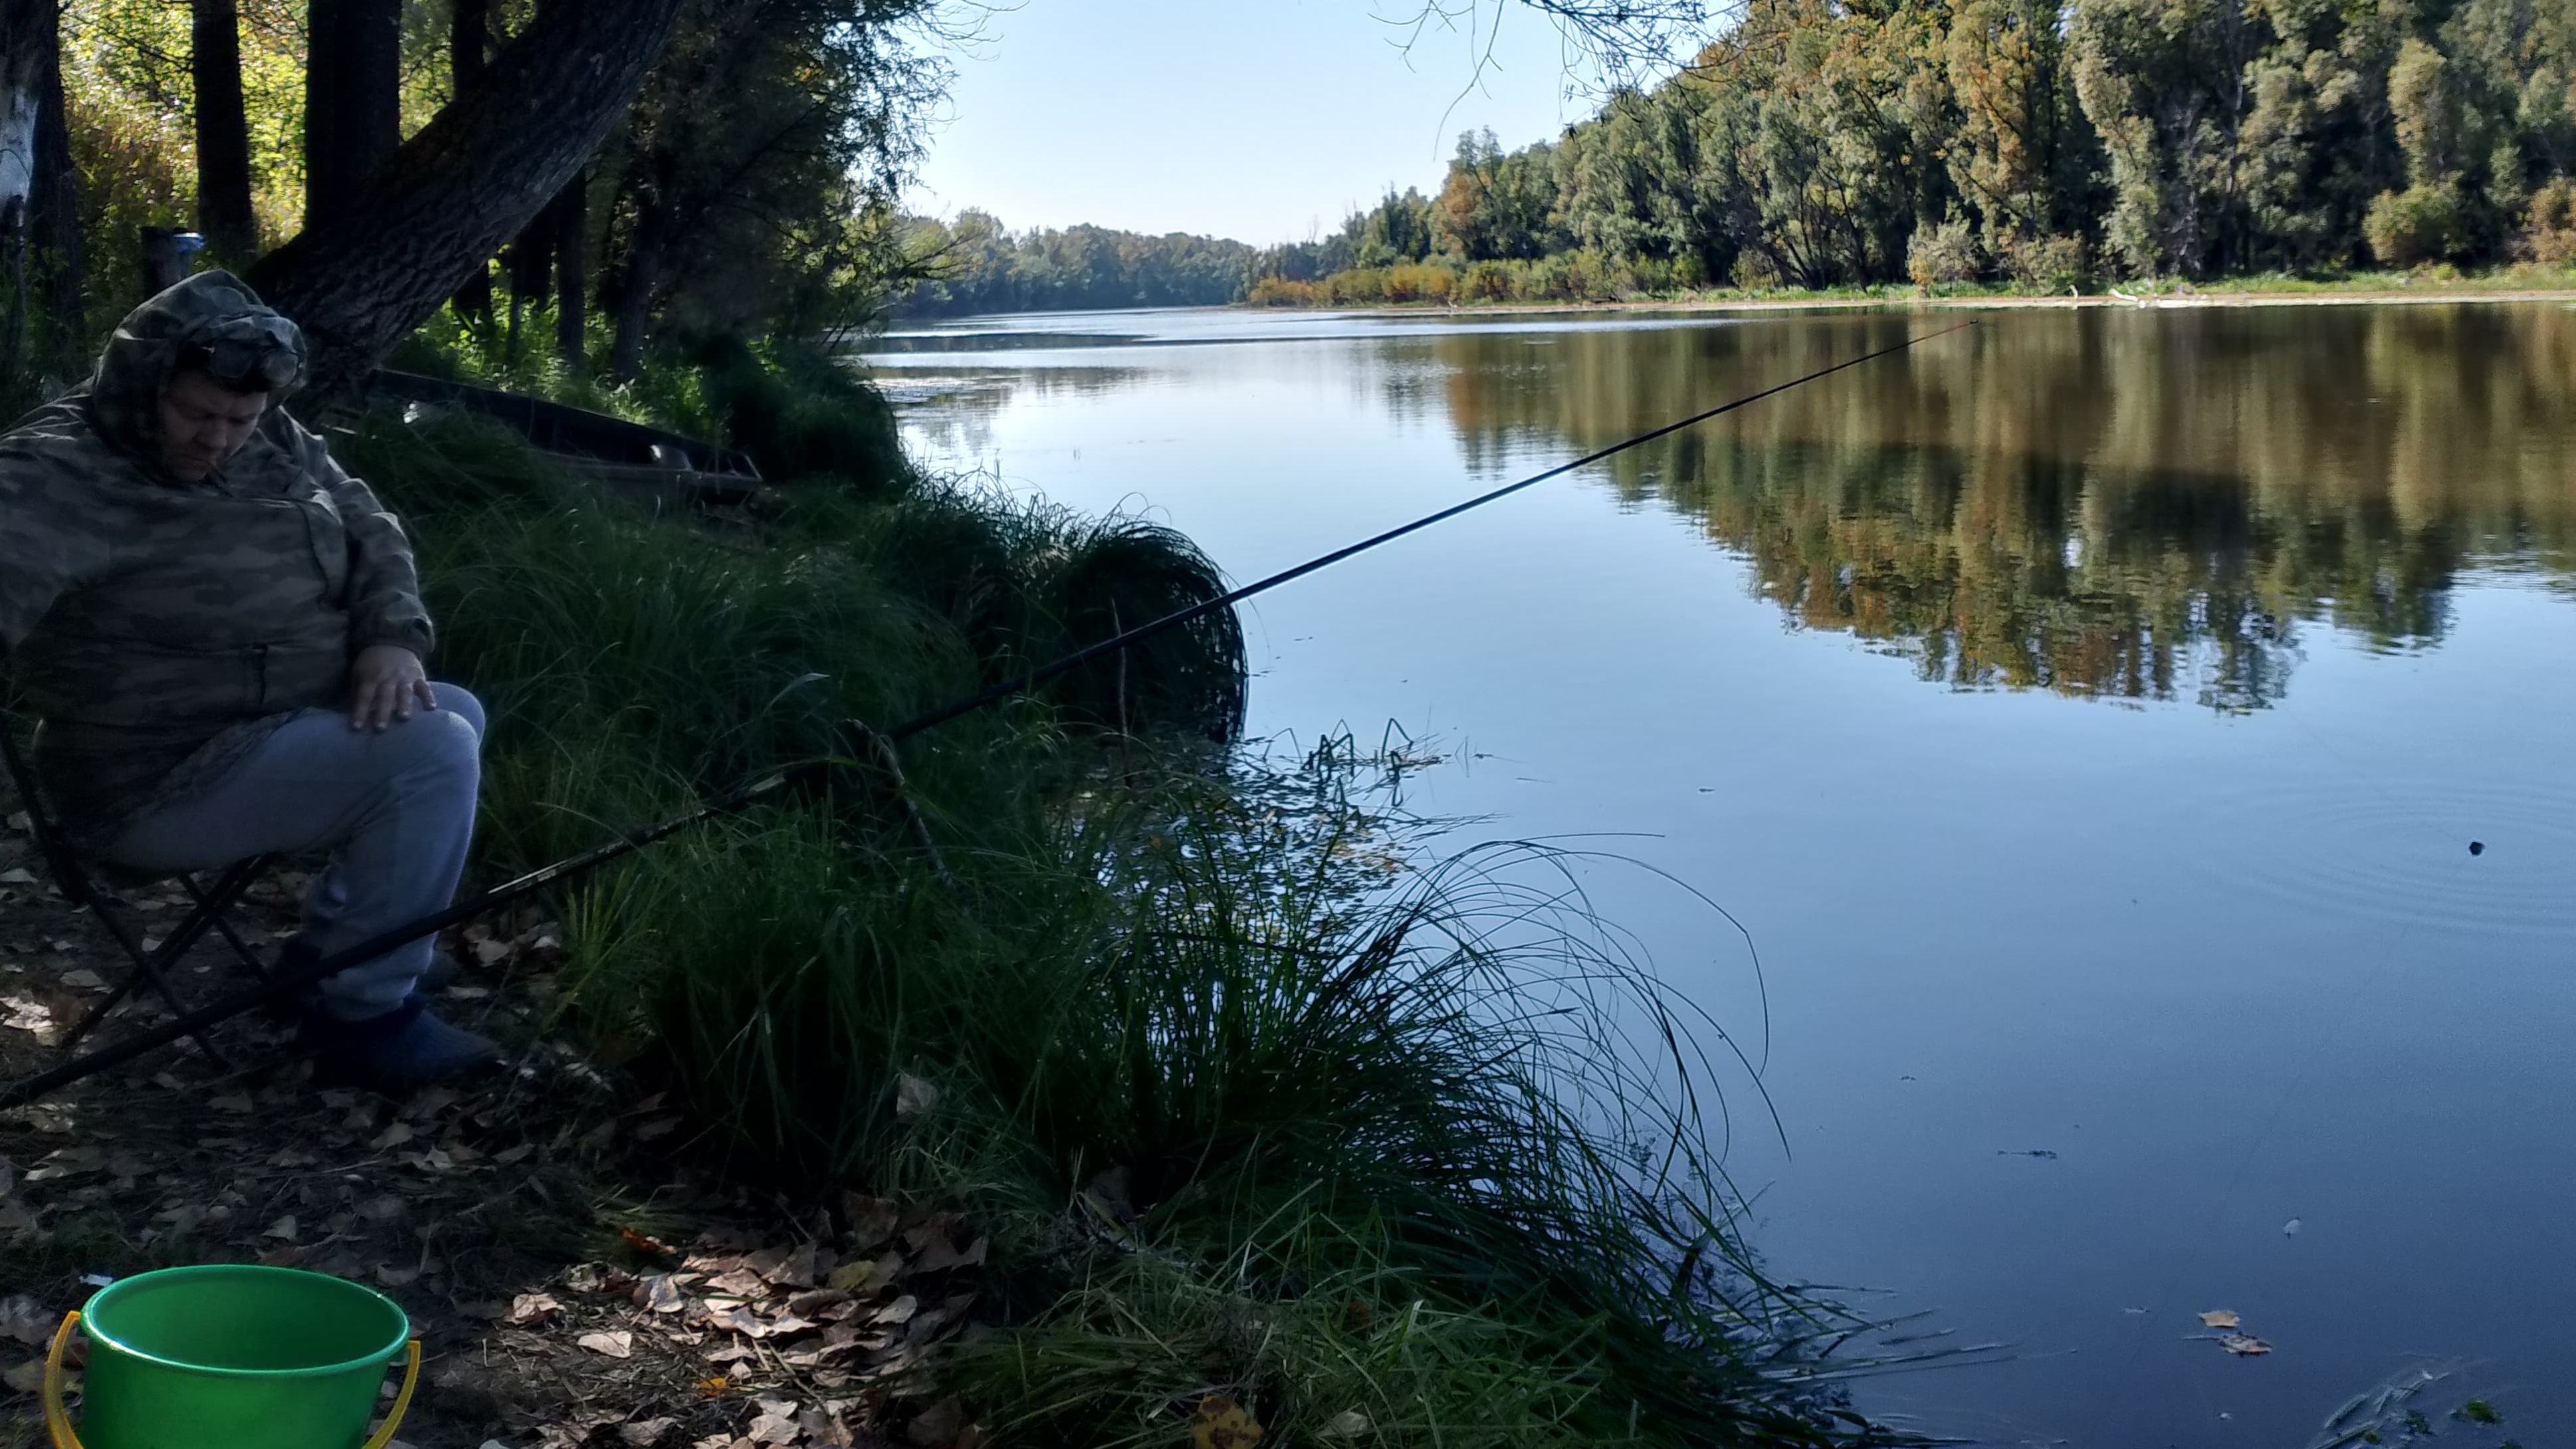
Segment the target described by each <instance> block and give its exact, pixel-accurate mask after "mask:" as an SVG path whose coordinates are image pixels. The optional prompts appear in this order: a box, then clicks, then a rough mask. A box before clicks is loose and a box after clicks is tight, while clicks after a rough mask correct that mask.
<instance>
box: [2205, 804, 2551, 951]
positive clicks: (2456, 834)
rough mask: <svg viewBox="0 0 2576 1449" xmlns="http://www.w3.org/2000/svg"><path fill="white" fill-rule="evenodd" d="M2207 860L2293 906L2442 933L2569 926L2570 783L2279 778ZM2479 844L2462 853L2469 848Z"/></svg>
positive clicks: (2237, 880)
mask: <svg viewBox="0 0 2576 1449" xmlns="http://www.w3.org/2000/svg"><path fill="white" fill-rule="evenodd" d="M2241 803H2242V806H2243V807H2244V808H2243V810H2242V812H2241V816H2240V818H2242V819H2244V820H2246V821H2248V822H2250V823H2249V825H2248V827H2247V828H2246V829H2244V830H2243V831H2242V832H2241V833H2238V834H2236V835H2235V836H2233V838H2232V839H2231V840H2230V841H2229V842H2228V843H2227V845H2226V846H2224V847H2223V848H2221V849H2220V850H2216V851H2213V852H2211V855H2210V857H2209V863H2210V865H2211V867H2212V868H2213V869H2214V870H2216V871H2218V872H2220V873H2223V874H2224V875H2225V876H2226V877H2227V878H2228V879H2229V880H2230V881H2231V882H2232V883H2234V884H2235V885H2236V886H2238V887H2240V888H2242V887H2250V888H2252V889H2253V890H2255V891H2257V892H2259V893H2260V894H2262V895H2265V896H2267V897H2270V898H2272V899H2275V900H2279V901H2281V902H2284V903H2285V904H2287V905H2289V906H2290V907H2292V908H2293V909H2296V910H2299V911H2305V912H2331V913H2334V914H2336V915H2338V916H2344V917H2350V918H2356V919H2364V920H2378V921H2386V922H2390V923H2393V924H2397V925H2417V926H2426V927H2437V928H2443V929H2452V930H2471V931H2502V932H2508V933H2512V934H2517V935H2520V934H2526V933H2534V932H2556V933H2561V934H2562V935H2563V934H2564V933H2568V932H2571V931H2576V784H2569V783H2562V782H2551V783H2548V784H2535V785H2533V786H2531V787H2529V788H2525V789H2514V790H2507V789H2500V788H2495V787H2467V788H2453V787H2447V786H2439V785H2437V784H2436V783H2435V782H2430V781H2411V782H2408V781H2386V780H2382V781H2370V782H2365V783H2350V782H2346V783H2317V784H2314V785H2308V784H2303V783H2301V784H2284V785H2281V786H2278V787H2275V788H2273V789H2269V790H2258V791H2254V792H2250V793H2249V795H2248V796H2246V797H2245V798H2243V800H2242V802H2241ZM2472 843H2475V844H2477V845H2479V846H2481V847H2482V849H2480V850H2479V851H2477V852H2475V853H2474V854H2473V853H2472V852H2471V851H2470V849H2469V847H2470V845H2471V844H2472Z"/></svg>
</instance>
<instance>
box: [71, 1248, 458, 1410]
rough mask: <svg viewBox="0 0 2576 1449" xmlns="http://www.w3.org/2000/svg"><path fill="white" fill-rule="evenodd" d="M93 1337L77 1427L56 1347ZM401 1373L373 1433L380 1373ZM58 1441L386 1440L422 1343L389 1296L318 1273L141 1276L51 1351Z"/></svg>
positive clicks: (243, 1269) (94, 1305)
mask: <svg viewBox="0 0 2576 1449" xmlns="http://www.w3.org/2000/svg"><path fill="white" fill-rule="evenodd" d="M74 1327H78V1328H80V1329H81V1330H82V1331H83V1332H84V1333H86V1334H87V1335H88V1337H89V1374H88V1378H87V1380H86V1383H85V1386H84V1388H83V1391H82V1395H81V1422H80V1425H79V1427H78V1429H77V1430H75V1428H74V1427H73V1425H72V1422H71V1419H70V1417H69V1416H68V1415H67V1414H66V1413H65V1412H64V1411H63V1406H62V1374H63V1351H64V1349H65V1348H67V1347H68V1346H69V1345H70V1343H71V1336H72V1330H73V1328H74ZM406 1354H408V1359H409V1372H408V1373H407V1375H406V1376H405V1378H404V1381H403V1386H402V1393H401V1395H400V1396H399V1397H398V1398H396V1399H395V1400H394V1407H393V1412H392V1413H390V1414H388V1415H387V1416H386V1418H385V1422H384V1425H383V1427H382V1428H380V1429H379V1430H378V1431H377V1432H376V1434H375V1436H374V1437H373V1438H369V1437H368V1435H367V1421H368V1420H369V1419H371V1418H373V1417H375V1411H376V1401H377V1399H378V1398H379V1397H380V1396H381V1393H382V1388H383V1385H384V1378H385V1369H386V1367H387V1366H388V1365H390V1364H391V1363H392V1362H393V1361H394V1360H395V1359H397V1358H403V1357H405V1356H406ZM45 1367H46V1373H45V1423H46V1427H47V1428H48V1429H49V1430H51V1431H52V1433H53V1439H54V1446H55V1449H359V1445H360V1442H361V1441H362V1440H363V1441H364V1442H365V1449H382V1446H383V1445H384V1444H385V1443H386V1442H387V1441H389V1440H391V1439H392V1438H393V1435H394V1428H395V1426H396V1425H397V1424H399V1423H400V1422H401V1421H402V1416H403V1411H404V1410H405V1409H406V1408H408V1407H409V1406H410V1404H411V1392H412V1388H413V1385H414V1384H415V1383H416V1382H417V1381H418V1379H419V1376H420V1345H419V1344H417V1343H414V1342H412V1341H411V1320H410V1319H408V1318H406V1317H404V1316H403V1311H402V1309H401V1307H400V1306H399V1305H397V1304H396V1303H395V1302H394V1301H393V1300H392V1299H390V1298H387V1297H386V1296H384V1295H383V1294H381V1293H378V1292H376V1291H375V1290H374V1289H372V1288H365V1287H361V1286H359V1285H358V1284H355V1283H351V1282H348V1281H346V1280H344V1279H340V1278H331V1277H326V1276H324V1275H322V1274H320V1273H302V1272H297V1271H295V1270H294V1269H291V1268H259V1267H251V1266H247V1265H238V1266H236V1265H216V1266H208V1267H202V1268H167V1269H164V1270H162V1271H160V1272H157V1273H139V1274H137V1275H135V1276H134V1277H131V1278H126V1279H121V1280H119V1281H117V1282H115V1283H111V1284H109V1285H108V1286H107V1287H105V1288H102V1289H100V1290H99V1291H98V1293H97V1295H96V1296H94V1297H92V1298H91V1299H90V1300H89V1304H88V1306H87V1307H85V1308H84V1309H82V1310H81V1311H80V1312H79V1313H75V1314H72V1315H70V1316H69V1317H67V1318H65V1319H64V1320H63V1326H62V1331H61V1332H59V1333H57V1334H55V1335H54V1349H53V1353H52V1354H51V1355H50V1357H49V1358H48V1359H47V1361H46V1365H45Z"/></svg>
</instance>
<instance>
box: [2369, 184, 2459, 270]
mask: <svg viewBox="0 0 2576 1449" xmlns="http://www.w3.org/2000/svg"><path fill="white" fill-rule="evenodd" d="M2461 228H2462V220H2461V215H2460V197H2459V192H2458V191H2457V190H2456V189H2455V188H2453V187H2450V186H2436V185H2425V184H2418V185H2414V186H2410V187H2408V188H2406V189H2405V190H2404V191H2383V192H2381V193H2380V194H2379V196H2378V198H2377V199H2376V200H2374V201H2372V202H2371V203H2370V212H2369V214H2368V215H2367V216H2365V217H2363V218H2362V223H2361V230H2362V235H2364V236H2366V237H2368V238H2369V239H2370V250H2371V252H2372V253H2373V254H2374V255H2376V256H2377V257H2378V258H2379V260H2380V261H2382V262H2384V263H2386V264H2388V265H2389V266H2392V267H2412V266H2418V265H2422V264H2424V263H2427V262H2438V261H2442V260H2444V259H2446V258H2448V257H2452V256H2455V255H2457V254H2458V253H2459V251H2460V249H2461V247H2462V246H2463V244H2464V241H2465V239H2464V237H2463V236H2462V231H2461Z"/></svg>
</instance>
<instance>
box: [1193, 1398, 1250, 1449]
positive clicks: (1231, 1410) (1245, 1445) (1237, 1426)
mask: <svg viewBox="0 0 2576 1449" xmlns="http://www.w3.org/2000/svg"><path fill="white" fill-rule="evenodd" d="M1260 1442H1261V1424H1260V1422H1259V1421H1258V1420H1255V1419H1254V1418H1253V1417H1252V1415H1251V1413H1250V1412H1248V1411H1247V1410H1246V1409H1245V1408H1244V1407H1243V1406H1242V1405H1241V1404H1238V1403H1236V1402H1235V1401H1234V1400H1232V1399H1230V1398H1228V1397H1226V1396H1225V1395H1224V1394H1210V1395H1208V1396H1207V1397H1206V1398H1204V1399H1201V1400H1199V1411H1198V1413H1197V1414H1195V1415H1193V1416H1192V1417H1191V1419H1190V1443H1191V1444H1192V1445H1194V1446H1196V1449H1252V1446H1253V1445H1255V1444H1258V1443H1260Z"/></svg>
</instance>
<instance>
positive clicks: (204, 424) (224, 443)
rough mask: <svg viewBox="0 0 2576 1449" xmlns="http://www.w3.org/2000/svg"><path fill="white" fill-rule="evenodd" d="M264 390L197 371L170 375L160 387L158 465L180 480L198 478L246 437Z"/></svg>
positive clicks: (261, 407)
mask: <svg viewBox="0 0 2576 1449" xmlns="http://www.w3.org/2000/svg"><path fill="white" fill-rule="evenodd" d="M267 411H268V394H266V393H262V392H254V393H238V392H234V391H233V390H231V389H230V388H227V387H225V386H224V385H222V384H221V383H218V382H216V381H215V380H214V379H213V378H211V377H208V376H206V375H205V374H204V373H202V372H195V371H183V372H177V373H173V374H171V377H170V385H169V386H167V387H165V388H163V389H161V466H162V467H164V468H167V469H169V470H170V476H171V477H173V478H176V479H178V480H179V481H180V482H182V483H202V482H204V481H205V480H206V479H207V478H208V477H209V476H210V475H212V474H213V473H214V471H215V470H216V469H217V468H220V467H222V466H223V465H224V460H225V459H227V458H230V457H231V456H232V455H233V454H235V453H237V452H240V451H241V445H242V444H244V443H246V442H249V441H250V430H251V429H252V428H253V427H256V426H257V425H258V423H259V417H260V414H262V413H264V412H267Z"/></svg>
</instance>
